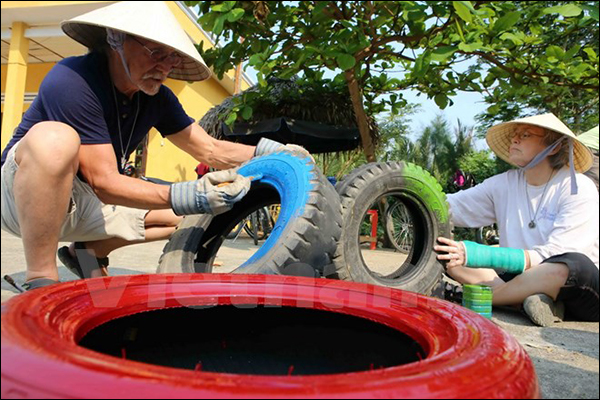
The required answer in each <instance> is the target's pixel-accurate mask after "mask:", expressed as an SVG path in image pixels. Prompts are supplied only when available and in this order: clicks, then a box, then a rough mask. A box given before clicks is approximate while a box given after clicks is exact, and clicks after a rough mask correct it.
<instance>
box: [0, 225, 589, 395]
mask: <svg viewBox="0 0 600 400" xmlns="http://www.w3.org/2000/svg"><path fill="white" fill-rule="evenodd" d="M163 247H164V242H159V243H153V244H144V245H137V246H132V247H129V248H125V249H121V250H118V251H116V252H114V254H113V255H112V256H111V273H112V274H113V275H128V274H141V273H154V272H155V271H156V266H157V260H158V258H159V256H160V254H161V253H162V249H163ZM256 249H257V248H256V247H255V246H254V245H253V243H251V242H250V241H249V240H247V239H244V238H240V239H238V240H237V241H235V242H228V243H227V244H226V246H225V247H224V248H222V249H221V251H220V253H219V255H218V259H217V261H220V262H222V263H223V266H221V267H218V268H217V271H216V272H228V271H231V270H232V269H235V268H236V267H237V266H239V265H240V264H242V263H243V262H244V261H245V260H247V259H248V258H249V257H250V255H251V254H253V253H254V251H256ZM364 254H365V258H366V259H368V261H367V262H368V264H369V265H371V266H373V267H374V266H375V265H379V266H382V267H383V269H385V268H386V266H387V265H391V264H390V260H393V261H394V262H396V261H397V260H398V259H399V258H397V257H402V256H401V255H392V254H390V253H389V252H385V251H375V252H371V251H368V250H366V251H365V252H364ZM0 255H1V259H0V264H1V270H2V271H1V273H2V276H4V275H6V274H10V275H11V276H13V277H14V278H15V280H16V281H17V282H19V283H22V282H23V281H24V279H25V259H24V256H23V247H22V244H21V240H20V239H17V238H14V237H12V236H10V235H8V234H7V233H5V232H2V235H1V252H0ZM392 257H396V258H392ZM382 272H383V271H382ZM59 274H60V277H61V279H62V280H64V281H68V280H73V279H75V276H73V275H72V274H71V273H70V272H69V271H68V270H67V269H66V268H64V267H62V266H61V267H59ZM1 294H2V302H3V303H4V302H5V301H8V300H9V299H10V298H11V297H13V296H15V295H17V292H16V291H15V290H14V289H13V288H12V287H11V286H10V285H8V284H7V283H6V282H4V281H2V291H1ZM493 321H494V322H495V323H496V324H498V325H499V326H500V327H502V328H503V329H505V330H506V331H508V332H509V333H510V334H512V335H513V336H514V337H515V338H516V339H517V340H518V341H519V342H520V343H521V345H522V346H523V347H524V348H525V350H526V351H527V353H528V354H529V356H530V357H531V359H532V360H533V362H534V364H535V368H536V371H537V374H538V378H539V381H540V385H541V389H542V395H543V397H544V398H549V399H580V398H581V399H598V398H599V397H600V394H599V358H598V357H599V354H598V346H599V344H598V343H599V337H600V336H599V329H598V327H599V324H598V323H580V322H564V323H560V324H555V325H554V326H551V327H548V328H540V327H537V326H534V325H533V324H531V323H530V322H529V320H528V319H527V318H526V317H525V316H523V315H522V314H520V313H519V312H518V311H513V310H504V309H494V318H493Z"/></svg>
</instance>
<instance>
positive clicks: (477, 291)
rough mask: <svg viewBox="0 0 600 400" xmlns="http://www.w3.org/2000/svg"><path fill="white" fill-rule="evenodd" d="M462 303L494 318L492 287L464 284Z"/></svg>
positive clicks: (489, 317)
mask: <svg viewBox="0 0 600 400" xmlns="http://www.w3.org/2000/svg"><path fill="white" fill-rule="evenodd" d="M462 305H463V307H465V308H468V309H469V310H472V311H474V312H476V313H477V314H479V315H481V316H483V317H485V318H488V319H491V318H492V288H491V287H489V286H485V285H463V300H462Z"/></svg>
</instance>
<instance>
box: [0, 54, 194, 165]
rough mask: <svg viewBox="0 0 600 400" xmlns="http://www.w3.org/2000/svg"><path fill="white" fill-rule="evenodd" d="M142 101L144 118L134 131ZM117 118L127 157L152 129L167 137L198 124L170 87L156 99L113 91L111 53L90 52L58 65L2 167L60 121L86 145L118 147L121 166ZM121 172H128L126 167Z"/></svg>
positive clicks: (26, 115) (41, 89) (17, 131)
mask: <svg viewBox="0 0 600 400" xmlns="http://www.w3.org/2000/svg"><path fill="white" fill-rule="evenodd" d="M115 94H116V99H117V104H118V106H117V104H115ZM138 101H139V115H138V116H137V121H136V122H135V130H134V131H133V133H132V128H133V125H134V120H135V118H136V109H137V107H138ZM117 107H118V112H117ZM117 118H120V123H121V136H122V147H123V150H124V152H125V155H126V158H129V156H130V155H131V153H133V151H134V150H135V149H136V148H137V146H138V145H139V144H140V143H141V142H142V140H144V138H145V137H146V135H147V134H148V131H149V130H150V129H151V128H152V127H154V128H156V129H157V130H158V131H159V132H160V134H161V135H162V136H163V137H164V136H168V135H172V134H174V133H177V132H180V131H181V130H183V129H184V128H186V127H188V126H189V125H190V124H192V123H193V122H194V120H193V119H192V118H190V117H189V116H188V115H187V114H186V113H185V111H184V110H183V107H182V106H181V104H180V103H179V100H178V99H177V97H175V95H174V94H173V92H172V91H171V90H170V89H169V88H167V87H166V86H164V85H163V86H161V88H160V90H159V92H158V93H157V94H156V95H155V96H148V95H147V94H145V93H143V92H141V91H138V92H137V93H136V94H135V95H134V96H133V98H132V99H131V100H130V99H129V98H128V97H127V96H125V95H124V94H122V93H120V92H119V91H118V90H116V88H115V92H114V93H113V84H112V81H111V79H110V75H109V72H108V60H107V58H106V56H105V55H103V54H100V53H90V54H87V55H85V56H81V57H70V58H66V59H64V60H62V61H61V62H59V63H58V64H57V65H56V66H54V68H52V70H50V72H49V73H48V75H46V77H45V78H44V81H43V82H42V85H41V86H40V90H39V93H38V96H37V97H36V98H35V100H34V101H33V104H32V105H31V107H29V109H28V110H27V112H26V113H25V115H24V116H23V120H22V121H21V123H20V124H19V126H18V127H17V129H16V130H15V133H14V135H13V138H12V139H11V140H10V142H9V144H8V146H7V147H6V149H5V150H4V152H3V153H2V165H4V162H5V161H6V156H7V154H8V151H9V150H10V149H11V148H12V147H13V146H14V145H15V144H16V143H17V142H19V140H21V139H22V138H23V137H24V136H25V134H26V133H27V132H28V131H29V130H30V129H31V128H32V127H33V126H34V125H35V124H37V123H38V122H42V121H59V122H63V123H65V124H67V125H69V126H71V127H72V128H73V129H75V131H77V133H79V137H80V139H81V144H82V145H86V144H108V143H112V145H113V148H114V150H115V155H116V157H117V164H120V160H121V156H122V151H121V139H120V138H119V126H118V122H117ZM130 138H131V142H130ZM128 142H130V143H129V146H127V143H128ZM118 168H119V170H120V171H121V172H122V170H121V166H120V165H118Z"/></svg>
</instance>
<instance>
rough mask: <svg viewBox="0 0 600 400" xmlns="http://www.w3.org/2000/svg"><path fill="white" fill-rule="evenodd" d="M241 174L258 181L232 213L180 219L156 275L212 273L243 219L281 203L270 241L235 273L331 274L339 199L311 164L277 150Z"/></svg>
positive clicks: (248, 164)
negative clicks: (219, 252)
mask: <svg viewBox="0 0 600 400" xmlns="http://www.w3.org/2000/svg"><path fill="white" fill-rule="evenodd" d="M239 173H240V174H242V175H244V176H255V177H256V176H261V178H260V179H257V180H256V181H254V182H253V184H252V188H251V190H250V192H249V193H248V195H246V197H245V198H244V199H242V201H240V202H238V203H237V204H236V205H235V206H234V208H233V209H232V210H231V211H229V212H227V213H224V214H221V215H219V216H217V217H211V216H207V215H198V216H189V217H186V218H184V220H183V222H182V223H181V224H180V226H179V227H178V229H177V231H176V232H175V234H174V235H173V237H172V238H171V240H170V241H169V242H168V243H167V245H166V247H165V249H164V251H163V256H162V257H161V260H160V265H159V268H158V273H179V272H183V273H194V272H196V273H207V272H212V264H213V261H214V258H215V256H216V255H217V252H218V250H219V248H220V247H221V245H222V244H223V241H224V240H225V238H226V236H227V234H228V233H229V232H230V231H231V230H232V229H233V228H234V227H235V226H236V225H237V224H238V223H239V222H240V221H241V220H242V218H243V217H245V216H247V215H249V214H251V213H252V212H254V211H256V210H258V209H260V208H262V207H264V206H268V205H270V204H274V203H278V202H279V201H280V202H281V212H280V214H279V217H278V219H277V223H276V224H275V227H274V228H273V230H272V231H271V232H270V235H269V238H268V239H267V240H266V241H265V243H264V244H263V245H262V247H261V248H260V249H259V250H258V252H256V253H255V254H254V255H253V256H252V257H251V258H250V259H249V260H248V261H246V262H245V263H244V264H242V265H241V266H240V267H239V268H238V269H236V270H235V271H234V273H241V274H276V275H277V274H282V275H302V276H311V277H314V276H320V275H324V274H326V271H328V270H333V269H334V267H333V256H334V254H335V249H336V247H337V242H338V240H339V238H340V235H341V230H342V228H341V220H342V217H341V205H340V199H339V196H338V195H337V193H336V191H335V189H334V187H333V186H332V185H331V184H330V183H329V181H327V179H326V178H325V177H324V176H323V174H322V173H321V171H320V170H319V168H318V167H317V166H316V165H315V164H314V162H313V161H312V160H311V159H310V158H309V157H306V156H303V155H301V154H298V153H291V152H281V153H276V154H271V155H268V156H266V157H260V158H256V159H253V160H251V161H249V162H248V163H246V164H244V165H243V166H242V167H241V168H240V169H239Z"/></svg>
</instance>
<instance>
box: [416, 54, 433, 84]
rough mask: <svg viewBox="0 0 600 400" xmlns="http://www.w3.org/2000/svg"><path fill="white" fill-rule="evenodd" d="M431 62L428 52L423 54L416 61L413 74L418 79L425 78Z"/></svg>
mask: <svg viewBox="0 0 600 400" xmlns="http://www.w3.org/2000/svg"><path fill="white" fill-rule="evenodd" d="M430 62H431V54H430V53H429V52H428V51H426V52H425V53H423V54H421V55H420V56H419V57H418V58H417V60H416V61H415V65H414V66H413V70H412V74H413V75H414V76H415V77H418V78H420V77H423V76H425V74H426V73H427V71H428V70H429V64H430Z"/></svg>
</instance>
